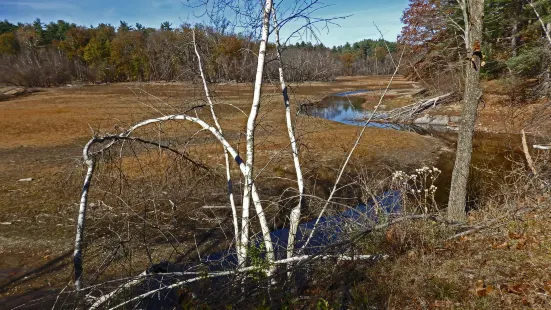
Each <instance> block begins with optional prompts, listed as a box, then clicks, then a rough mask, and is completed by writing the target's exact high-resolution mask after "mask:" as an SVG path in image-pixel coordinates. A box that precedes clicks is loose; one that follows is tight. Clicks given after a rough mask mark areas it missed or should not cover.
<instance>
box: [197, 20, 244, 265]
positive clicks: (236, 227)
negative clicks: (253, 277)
mask: <svg viewBox="0 0 551 310" xmlns="http://www.w3.org/2000/svg"><path fill="white" fill-rule="evenodd" d="M192 34H193V48H194V49H195V55H197V63H198V65H199V72H200V73H201V79H202V80H203V88H204V89H205V96H206V97H207V101H208V104H209V107H210V113H211V115H212V119H213V120H214V124H215V125H216V128H217V129H218V131H219V132H220V134H221V135H223V134H224V133H223V131H222V127H221V126H220V122H219V121H218V117H217V116H216V113H215V112H214V104H213V102H212V97H211V95H210V91H209V87H208V85H207V79H206V78H205V74H204V72H203V64H202V62H201V55H200V54H199V51H198V50H197V43H196V41H195V29H192ZM224 160H225V164H226V181H227V183H228V199H229V200H230V205H231V211H232V220H233V231H234V236H235V248H236V251H237V253H241V249H240V242H239V223H238V219H237V209H236V207H235V199H234V197H233V183H232V180H231V170H230V159H229V156H228V149H227V148H226V147H225V146H224ZM240 263H244V261H243V262H240Z"/></svg>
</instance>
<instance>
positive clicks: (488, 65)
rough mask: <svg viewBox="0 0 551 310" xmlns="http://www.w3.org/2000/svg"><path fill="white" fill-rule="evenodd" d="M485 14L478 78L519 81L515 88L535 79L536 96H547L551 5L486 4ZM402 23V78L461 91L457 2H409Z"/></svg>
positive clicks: (544, 1)
mask: <svg viewBox="0 0 551 310" xmlns="http://www.w3.org/2000/svg"><path fill="white" fill-rule="evenodd" d="M536 12H537V14H536ZM484 14H485V16H486V18H485V21H484V38H483V41H482V42H480V43H481V51H482V54H483V58H484V59H483V60H484V62H485V66H484V67H482V68H481V74H482V77H484V78H486V79H496V78H502V79H508V80H510V81H513V82H514V81H517V82H516V83H515V84H516V86H519V85H520V84H523V82H524V81H527V80H533V79H537V81H538V85H539V87H538V90H539V91H538V92H537V93H539V94H546V95H549V94H550V93H551V42H550V41H549V40H548V39H547V38H548V35H549V33H551V1H548V0H485V13H484ZM538 14H539V18H538ZM402 22H403V23H404V25H405V26H404V27H403V29H402V32H401V35H400V37H399V38H398V42H399V43H402V44H405V45H406V46H407V47H408V53H407V54H406V57H405V58H406V63H407V64H408V65H409V67H408V69H407V70H406V74H408V75H409V76H410V77H411V78H415V79H418V80H423V81H425V82H427V84H430V85H432V86H435V87H436V88H440V89H449V88H456V87H461V77H462V76H463V74H462V70H463V68H464V66H463V65H464V64H466V63H467V62H468V61H469V59H470V55H467V51H466V50H465V47H464V44H463V39H462V37H461V35H462V34H463V32H462V31H463V29H464V28H465V25H464V23H463V17H462V13H461V11H460V8H459V7H458V4H457V1H451V0H446V1H442V0H410V3H409V7H408V8H407V9H406V10H405V11H404V14H403V17H402ZM546 32H547V33H546ZM524 84H525V83H524Z"/></svg>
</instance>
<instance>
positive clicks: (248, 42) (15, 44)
mask: <svg viewBox="0 0 551 310" xmlns="http://www.w3.org/2000/svg"><path fill="white" fill-rule="evenodd" d="M193 30H194V31H195V34H196V41H197V46H198V48H199V50H200V52H201V54H202V58H203V65H204V68H205V71H206V72H205V74H206V77H207V79H208V80H209V81H210V82H221V81H236V82H245V81H253V80H254V76H255V68H256V56H255V54H254V53H255V51H256V50H258V41H257V40H256V39H255V38H254V37H252V36H251V35H248V34H236V33H231V32H227V31H225V30H224V29H216V28H214V27H209V26H204V25H194V26H192V25H189V24H183V25H180V26H179V27H175V28H173V27H172V25H171V24H170V23H169V22H164V23H162V24H161V26H160V27H159V28H158V29H154V28H147V27H144V26H142V25H141V24H139V23H137V24H136V25H135V26H131V25H129V24H128V23H126V22H124V21H121V22H120V25H119V26H118V27H117V28H115V27H114V26H112V25H108V24H99V25H97V26H95V27H92V26H91V27H84V26H78V25H76V24H72V23H68V22H65V21H62V20H60V21H58V22H50V23H47V24H44V23H42V22H41V21H40V20H39V19H37V20H35V21H34V22H33V23H31V24H23V23H18V24H12V23H10V22H9V21H7V20H5V21H0V71H1V72H3V74H2V75H1V76H0V83H8V84H14V85H23V86H40V87H48V86H56V85H63V84H66V83H70V82H72V81H81V82H91V83H94V82H124V81H184V80H194V79H197V76H198V72H197V60H196V57H195V52H194V47H193V39H192V38H193V37H192V32H193ZM384 43H385V42H383V41H373V40H366V41H365V42H363V43H361V44H359V43H358V44H354V45H353V46H354V47H355V46H358V47H359V48H357V49H355V48H353V47H352V46H351V47H350V48H345V47H338V48H337V47H335V48H333V49H330V48H327V47H325V46H323V45H322V44H318V45H312V44H311V43H305V42H301V43H297V44H295V45H290V46H286V47H285V50H284V52H283V53H284V56H285V66H286V67H287V68H286V70H285V72H286V75H287V79H288V80H289V81H305V80H332V79H334V78H335V77H336V76H339V75H366V74H389V73H391V72H392V70H393V69H394V67H393V65H392V61H391V60H390V56H389V55H388V53H387V52H386V50H384V51H385V52H384V53H383V52H382V50H381V49H382V46H384ZM386 43H387V44H388V45H389V46H392V48H395V44H393V43H391V42H386ZM348 45H349V44H348ZM360 47H361V48H360ZM268 54H269V57H268V59H273V58H275V46H274V45H270V46H269V49H268ZM266 74H267V78H268V79H277V78H278V71H277V65H276V63H275V62H274V61H269V62H268V65H267V68H266Z"/></svg>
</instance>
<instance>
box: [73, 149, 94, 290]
mask: <svg viewBox="0 0 551 310" xmlns="http://www.w3.org/2000/svg"><path fill="white" fill-rule="evenodd" d="M93 143H94V139H92V140H90V141H89V142H88V143H87V144H86V146H85V147H84V150H83V157H84V162H85V163H86V165H87V166H88V169H87V170H86V177H85V178H84V185H83V186H82V192H81V195H80V204H79V211H78V219H77V232H76V237H75V251H74V254H73V266H74V269H75V270H74V271H75V278H74V281H75V283H74V284H75V289H76V290H77V291H79V290H80V289H81V288H82V272H83V267H82V265H83V263H82V262H83V259H82V244H83V240H84V224H85V221H86V208H87V206H88V192H89V189H90V183H91V182H92V175H93V174H94V161H93V160H92V159H91V158H90V157H89V156H88V151H89V149H90V147H91V146H92V144H93Z"/></svg>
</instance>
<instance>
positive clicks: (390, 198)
mask: <svg viewBox="0 0 551 310" xmlns="http://www.w3.org/2000/svg"><path fill="white" fill-rule="evenodd" d="M363 92H367V91H366V90H360V91H351V92H345V93H339V94H336V95H333V96H329V97H326V98H324V99H323V100H322V101H321V102H320V104H319V105H316V106H311V107H308V109H307V110H306V113H307V114H308V115H309V116H313V117H319V118H324V119H327V120H331V121H336V122H340V123H343V124H347V125H352V126H360V125H363V123H362V122H361V121H360V119H365V116H366V115H368V114H367V113H369V111H365V110H362V103H363V102H362V99H361V98H359V97H355V96H349V95H353V94H357V93H363ZM369 126H371V127H378V128H385V129H387V130H400V131H409V132H415V133H416V134H422V135H431V136H433V137H436V138H437V139H440V140H441V141H442V142H443V145H445V149H446V150H445V151H442V152H441V154H440V156H439V157H438V159H437V161H436V164H435V166H436V167H437V168H439V169H440V170H441V171H442V173H441V174H440V176H439V178H438V180H437V182H436V185H437V186H438V188H439V190H437V192H436V202H437V203H438V204H439V205H440V206H445V204H446V203H447V198H448V197H447V193H448V191H449V185H450V182H451V173H452V170H453V165H454V152H453V150H454V149H455V141H456V137H457V134H456V132H455V131H450V130H446V128H434V127H421V126H416V125H402V124H387V123H385V124H383V123H376V122H373V123H370V124H369ZM442 127H445V126H442ZM473 145H474V147H473V162H472V163H473V167H475V168H474V169H472V172H471V175H472V177H471V178H472V181H471V184H472V186H471V187H470V188H469V191H470V192H469V200H470V201H471V202H476V201H477V199H478V196H479V195H481V193H483V192H487V191H488V189H491V188H492V186H493V184H497V183H498V181H500V178H503V176H504V172H506V171H509V170H510V169H511V159H513V158H514V159H519V156H521V153H520V149H519V146H520V138H519V137H518V136H516V135H508V134H489V133H482V132H476V133H475V139H474V142H473ZM520 158H522V157H520ZM415 168H421V167H415ZM375 199H376V200H377V202H378V206H379V207H382V210H378V211H377V212H376V211H375V203H374V201H373V200H370V201H368V202H366V203H362V204H360V205H357V206H350V207H349V208H344V211H342V212H341V213H338V214H336V215H332V216H325V217H323V218H321V220H320V222H319V226H318V228H317V229H316V231H315V234H314V236H313V238H312V239H311V241H310V244H309V245H308V248H307V249H306V250H305V252H304V253H305V254H315V253H317V252H318V251H319V250H320V249H321V248H323V247H324V246H327V245H329V244H332V243H334V242H335V241H337V240H339V237H340V236H341V235H342V234H345V233H347V232H349V231H350V230H358V229H361V228H362V227H368V226H370V225H373V224H374V223H377V222H378V221H379V220H380V218H381V217H382V218H388V216H389V215H392V214H397V213H399V212H400V210H401V197H400V194H399V193H398V192H397V191H387V192H384V193H382V194H380V195H379V196H377V197H375ZM381 211H382V212H381ZM314 223H315V220H311V221H308V222H304V223H302V224H300V225H299V229H298V232H297V239H296V240H297V248H300V247H302V245H303V244H304V242H305V240H306V238H307V236H308V234H309V232H310V231H311V230H312V228H313V227H314ZM288 234H289V229H288V228H285V227H283V228H280V229H276V230H274V231H272V232H271V237H272V240H273V242H274V250H275V251H276V258H277V259H281V258H284V257H285V251H286V247H287V238H288ZM255 243H256V244H257V246H258V247H259V248H262V245H261V241H260V239H257V240H256V241H255ZM236 263H237V258H236V255H235V251H233V249H229V250H227V251H222V252H216V253H212V254H210V255H206V256H203V257H202V258H201V260H200V262H199V263H197V264H193V265H179V264H170V263H166V262H164V263H161V264H158V265H154V266H152V268H153V269H155V268H161V271H164V272H174V271H190V270H196V271H199V270H204V268H205V267H207V268H208V269H209V270H211V271H219V270H224V269H226V270H227V269H228V268H235V266H236ZM157 281H161V282H165V281H166V280H163V279H161V278H159V279H157ZM167 284H168V282H167ZM213 285H216V284H214V283H213ZM142 289H143V288H142ZM165 297H167V298H166V299H165V300H163V301H162V303H170V302H171V301H170V300H171V299H177V298H178V294H177V292H176V291H174V290H171V291H170V292H167V293H166V295H165ZM159 302H160V301H159V300H158V299H147V300H144V301H143V303H142V305H143V306H145V308H148V307H152V306H153V308H155V307H158V306H159Z"/></svg>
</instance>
